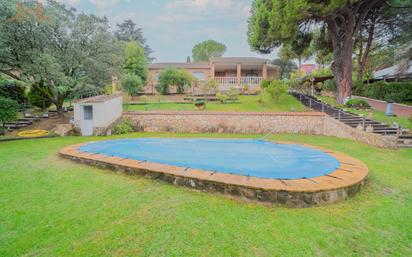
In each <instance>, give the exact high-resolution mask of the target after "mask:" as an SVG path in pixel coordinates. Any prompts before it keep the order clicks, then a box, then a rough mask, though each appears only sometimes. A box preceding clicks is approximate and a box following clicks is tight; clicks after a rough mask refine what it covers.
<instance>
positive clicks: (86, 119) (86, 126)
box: [81, 105, 93, 136]
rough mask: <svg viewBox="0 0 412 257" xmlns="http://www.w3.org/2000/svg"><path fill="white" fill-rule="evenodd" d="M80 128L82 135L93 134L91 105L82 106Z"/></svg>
mask: <svg viewBox="0 0 412 257" xmlns="http://www.w3.org/2000/svg"><path fill="white" fill-rule="evenodd" d="M81 130H82V135H83V136H92V135H93V106H91V105H85V106H83V120H82V122H81Z"/></svg>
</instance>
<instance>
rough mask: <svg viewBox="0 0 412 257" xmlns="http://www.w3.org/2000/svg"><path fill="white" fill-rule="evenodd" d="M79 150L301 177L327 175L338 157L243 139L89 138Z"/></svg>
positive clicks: (245, 172) (252, 173)
mask: <svg viewBox="0 0 412 257" xmlns="http://www.w3.org/2000/svg"><path fill="white" fill-rule="evenodd" d="M79 149H80V151H82V152H88V153H94V154H103V155H106V156H115V157H121V158H127V159H131V160H140V161H143V160H144V161H148V162H155V163H161V164H168V165H173V166H178V167H183V168H187V169H189V168H190V169H201V170H207V171H215V172H222V173H230V174H238V175H243V176H251V177H257V178H270V179H301V178H314V177H320V176H324V175H327V174H329V173H331V172H333V171H335V170H336V169H337V168H338V167H339V166H340V163H339V161H338V160H337V159H336V158H335V157H333V156H332V155H330V154H328V153H325V152H323V151H320V150H318V149H314V148H310V147H306V146H302V145H298V144H279V143H275V142H269V141H263V140H242V139H238V140H236V139H172V138H139V139H121V140H110V141H101V142H92V143H88V144H86V145H83V146H81V147H80V148H79Z"/></svg>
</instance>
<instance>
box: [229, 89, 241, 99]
mask: <svg viewBox="0 0 412 257" xmlns="http://www.w3.org/2000/svg"><path fill="white" fill-rule="evenodd" d="M227 96H228V98H229V99H230V100H237V99H238V96H239V90H237V89H236V88H235V87H233V86H232V87H230V88H229V91H227Z"/></svg>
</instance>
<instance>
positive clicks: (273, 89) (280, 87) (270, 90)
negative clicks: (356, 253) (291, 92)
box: [265, 80, 287, 103]
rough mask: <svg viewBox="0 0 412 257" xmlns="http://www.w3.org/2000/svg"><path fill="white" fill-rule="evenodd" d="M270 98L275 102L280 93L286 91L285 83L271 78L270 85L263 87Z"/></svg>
mask: <svg viewBox="0 0 412 257" xmlns="http://www.w3.org/2000/svg"><path fill="white" fill-rule="evenodd" d="M265 92H266V94H267V95H269V97H270V99H271V100H272V101H274V102H275V103H277V102H278V101H279V98H280V96H281V95H283V94H285V93H286V92H287V85H286V84H285V83H284V82H283V81H281V80H273V81H272V83H270V86H269V87H267V88H266V89H265Z"/></svg>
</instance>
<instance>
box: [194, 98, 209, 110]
mask: <svg viewBox="0 0 412 257" xmlns="http://www.w3.org/2000/svg"><path fill="white" fill-rule="evenodd" d="M195 107H196V109H198V110H204V109H205V108H206V104H205V101H203V100H196V102H195Z"/></svg>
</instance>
